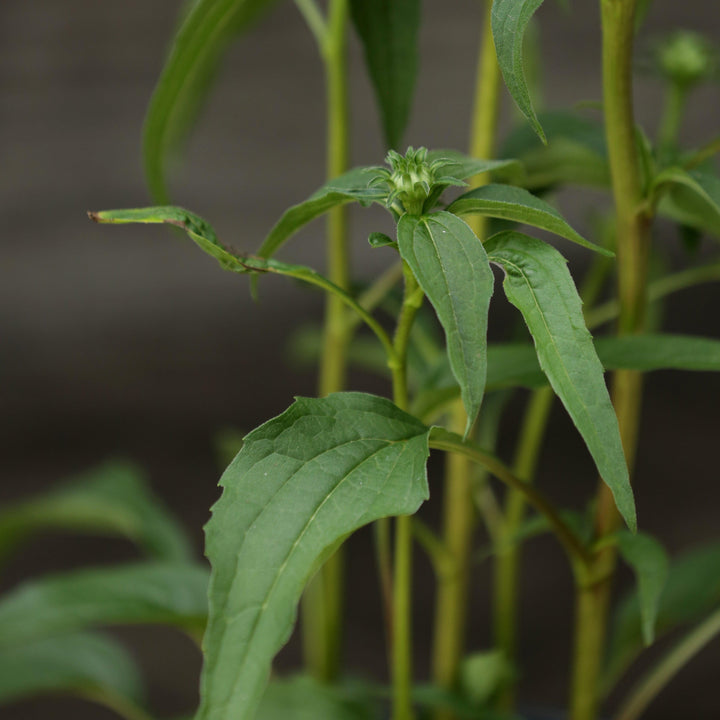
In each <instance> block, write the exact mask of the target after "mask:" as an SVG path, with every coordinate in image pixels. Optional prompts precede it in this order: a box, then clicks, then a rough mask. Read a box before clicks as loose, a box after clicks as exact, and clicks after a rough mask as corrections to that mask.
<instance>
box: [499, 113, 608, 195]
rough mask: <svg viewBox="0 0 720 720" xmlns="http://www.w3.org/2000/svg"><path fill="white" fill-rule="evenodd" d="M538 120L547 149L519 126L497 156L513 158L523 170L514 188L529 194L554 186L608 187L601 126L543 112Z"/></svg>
mask: <svg viewBox="0 0 720 720" xmlns="http://www.w3.org/2000/svg"><path fill="white" fill-rule="evenodd" d="M539 118H540V122H541V124H542V127H543V129H544V131H545V134H546V136H547V145H544V144H543V143H542V142H540V140H539V139H538V137H537V135H535V133H534V132H533V130H532V129H531V128H530V127H529V126H528V125H527V123H523V124H521V125H519V126H518V127H517V128H515V129H514V130H513V131H512V132H511V133H510V135H509V136H508V138H507V139H506V140H505V142H504V143H503V144H502V146H501V149H500V155H501V156H502V157H513V158H517V159H518V160H519V161H520V162H521V163H522V166H523V168H524V170H525V175H524V177H522V178H520V179H519V181H518V182H517V183H515V184H521V185H523V187H525V188H528V189H531V190H543V189H546V188H549V187H553V186H555V185H590V186H600V187H607V186H608V185H609V184H610V171H609V168H608V162H607V148H606V144H605V133H604V131H603V128H602V125H600V124H599V123H596V122H593V121H591V120H588V119H587V118H585V117H582V116H580V115H578V114H576V113H570V112H547V113H542V114H541V115H540V116H539Z"/></svg>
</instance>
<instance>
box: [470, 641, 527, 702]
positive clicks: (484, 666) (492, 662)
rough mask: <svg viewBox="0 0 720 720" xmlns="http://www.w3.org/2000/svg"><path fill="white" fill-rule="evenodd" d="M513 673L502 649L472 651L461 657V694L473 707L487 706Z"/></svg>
mask: <svg viewBox="0 0 720 720" xmlns="http://www.w3.org/2000/svg"><path fill="white" fill-rule="evenodd" d="M513 674H514V673H513V669H512V666H511V665H510V664H509V662H508V661H507V660H506V658H505V656H504V655H503V653H502V651H500V650H490V651H487V652H476V653H472V654H471V655H468V656H467V657H465V658H463V661H462V664H461V666H460V686H461V688H462V693H463V696H464V697H466V698H467V699H468V700H469V701H470V703H471V704H472V705H473V706H475V707H478V708H481V707H487V706H488V705H489V704H490V702H491V701H492V699H493V697H494V696H495V695H497V693H498V691H499V690H500V689H501V688H502V687H503V686H504V685H506V684H507V683H508V681H510V680H511V679H512V677H513Z"/></svg>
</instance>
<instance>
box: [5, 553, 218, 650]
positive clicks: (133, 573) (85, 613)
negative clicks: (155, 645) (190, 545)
mask: <svg viewBox="0 0 720 720" xmlns="http://www.w3.org/2000/svg"><path fill="white" fill-rule="evenodd" d="M207 587H208V572H207V570H206V569H205V567H203V566H201V565H189V564H188V565H181V564H167V563H149V562H148V563H137V564H131V565H122V566H119V567H111V568H101V569H91V570H75V571H73V572H66V573H63V574H59V575H53V576H50V577H45V578H42V579H40V580H31V581H29V582H26V583H24V584H22V585H20V586H19V587H17V588H15V589H14V590H11V591H10V592H8V593H6V594H5V595H4V596H3V598H2V601H0V648H7V647H17V646H19V645H23V644H25V643H28V642H31V641H34V640H36V639H42V638H46V637H49V636H52V635H59V634H62V633H67V632H70V631H74V630H82V629H84V628H88V627H91V626H96V625H118V624H129V623H154V624H163V625H173V626H176V627H179V628H182V629H185V630H188V631H191V632H196V633H198V632H202V629H203V627H204V625H205V621H206V618H207Z"/></svg>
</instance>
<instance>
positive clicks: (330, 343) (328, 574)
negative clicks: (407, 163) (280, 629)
mask: <svg viewBox="0 0 720 720" xmlns="http://www.w3.org/2000/svg"><path fill="white" fill-rule="evenodd" d="M298 6H299V7H300V9H301V11H302V12H303V14H304V15H305V17H306V18H307V20H308V25H309V26H310V28H311V30H313V32H314V33H315V35H316V37H317V38H318V40H319V41H322V44H321V54H322V59H323V62H324V66H325V83H326V92H327V176H328V178H333V177H336V176H338V175H340V174H341V173H343V172H345V170H347V167H348V155H349V150H348V148H349V139H348V138H349V122H348V88H347V57H346V56H347V47H346V45H347V26H348V12H349V8H348V0H331V2H330V4H329V6H328V17H327V22H326V24H321V23H320V22H319V18H318V15H319V11H318V10H317V7H316V6H315V5H314V3H312V2H308V1H306V2H300V3H299V5H298ZM327 265H328V270H327V272H328V277H329V279H330V281H331V282H332V283H334V284H335V285H337V286H338V287H340V288H341V289H343V290H347V289H348V287H349V260H348V248H347V213H346V210H345V208H344V207H342V206H340V207H337V208H334V209H333V210H331V211H330V213H329V216H328V225H327ZM348 341H349V333H348V330H347V327H346V323H345V309H344V307H343V301H342V299H341V298H339V297H337V296H336V295H335V294H331V295H328V296H327V298H326V305H325V326H324V336H323V346H322V354H321V361H320V376H319V381H318V391H319V394H320V396H321V397H324V396H325V395H328V394H329V393H333V392H338V391H340V390H342V389H343V388H344V387H345V374H346V368H347V359H346V357H347V346H348ZM343 554H344V553H343V549H342V547H341V548H340V549H339V550H338V551H337V552H336V553H335V554H334V555H333V556H332V557H331V558H330V559H329V560H328V561H327V562H326V563H325V565H324V566H323V568H321V570H320V572H319V573H318V575H317V576H316V577H315V579H314V580H313V581H312V582H311V583H310V584H309V586H308V588H307V590H306V593H305V599H304V602H303V607H302V612H303V616H302V617H303V627H304V631H303V649H304V655H305V662H306V665H307V666H308V668H309V670H310V672H311V673H312V674H313V675H314V676H315V677H316V678H317V679H318V680H320V681H322V682H332V681H333V680H335V679H336V678H337V676H338V673H339V670H340V655H341V648H342V639H341V630H342V614H343V598H342V594H343V577H344V562H343Z"/></svg>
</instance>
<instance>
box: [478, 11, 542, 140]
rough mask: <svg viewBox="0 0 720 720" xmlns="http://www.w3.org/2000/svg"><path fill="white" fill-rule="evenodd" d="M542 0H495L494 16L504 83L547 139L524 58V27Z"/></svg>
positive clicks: (537, 129) (524, 113) (498, 54)
mask: <svg viewBox="0 0 720 720" xmlns="http://www.w3.org/2000/svg"><path fill="white" fill-rule="evenodd" d="M542 3H543V0H494V1H493V6H492V16H491V20H492V33H493V39H494V40H495V51H496V53H497V59H498V65H499V66H500V72H502V75H503V79H504V80H505V85H507V89H508V90H509V91H510V95H512V98H513V100H515V102H516V103H517V106H518V107H519V108H520V112H522V114H523V115H524V116H525V117H526V118H527V119H528V120H529V121H530V124H531V125H532V127H533V129H534V130H535V132H536V133H537V134H538V136H539V137H540V138H541V139H542V140H543V142H544V141H545V134H544V133H543V129H542V127H541V126H540V123H539V122H538V119H537V115H536V114H535V110H534V109H533V106H532V102H531V100H530V91H529V90H528V85H527V81H526V80H525V66H524V60H523V57H524V56H523V41H524V39H525V30H526V29H527V26H528V24H529V23H530V19H531V18H532V16H533V15H534V13H535V11H536V10H537V9H538V8H539V7H540V6H541V5H542Z"/></svg>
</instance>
